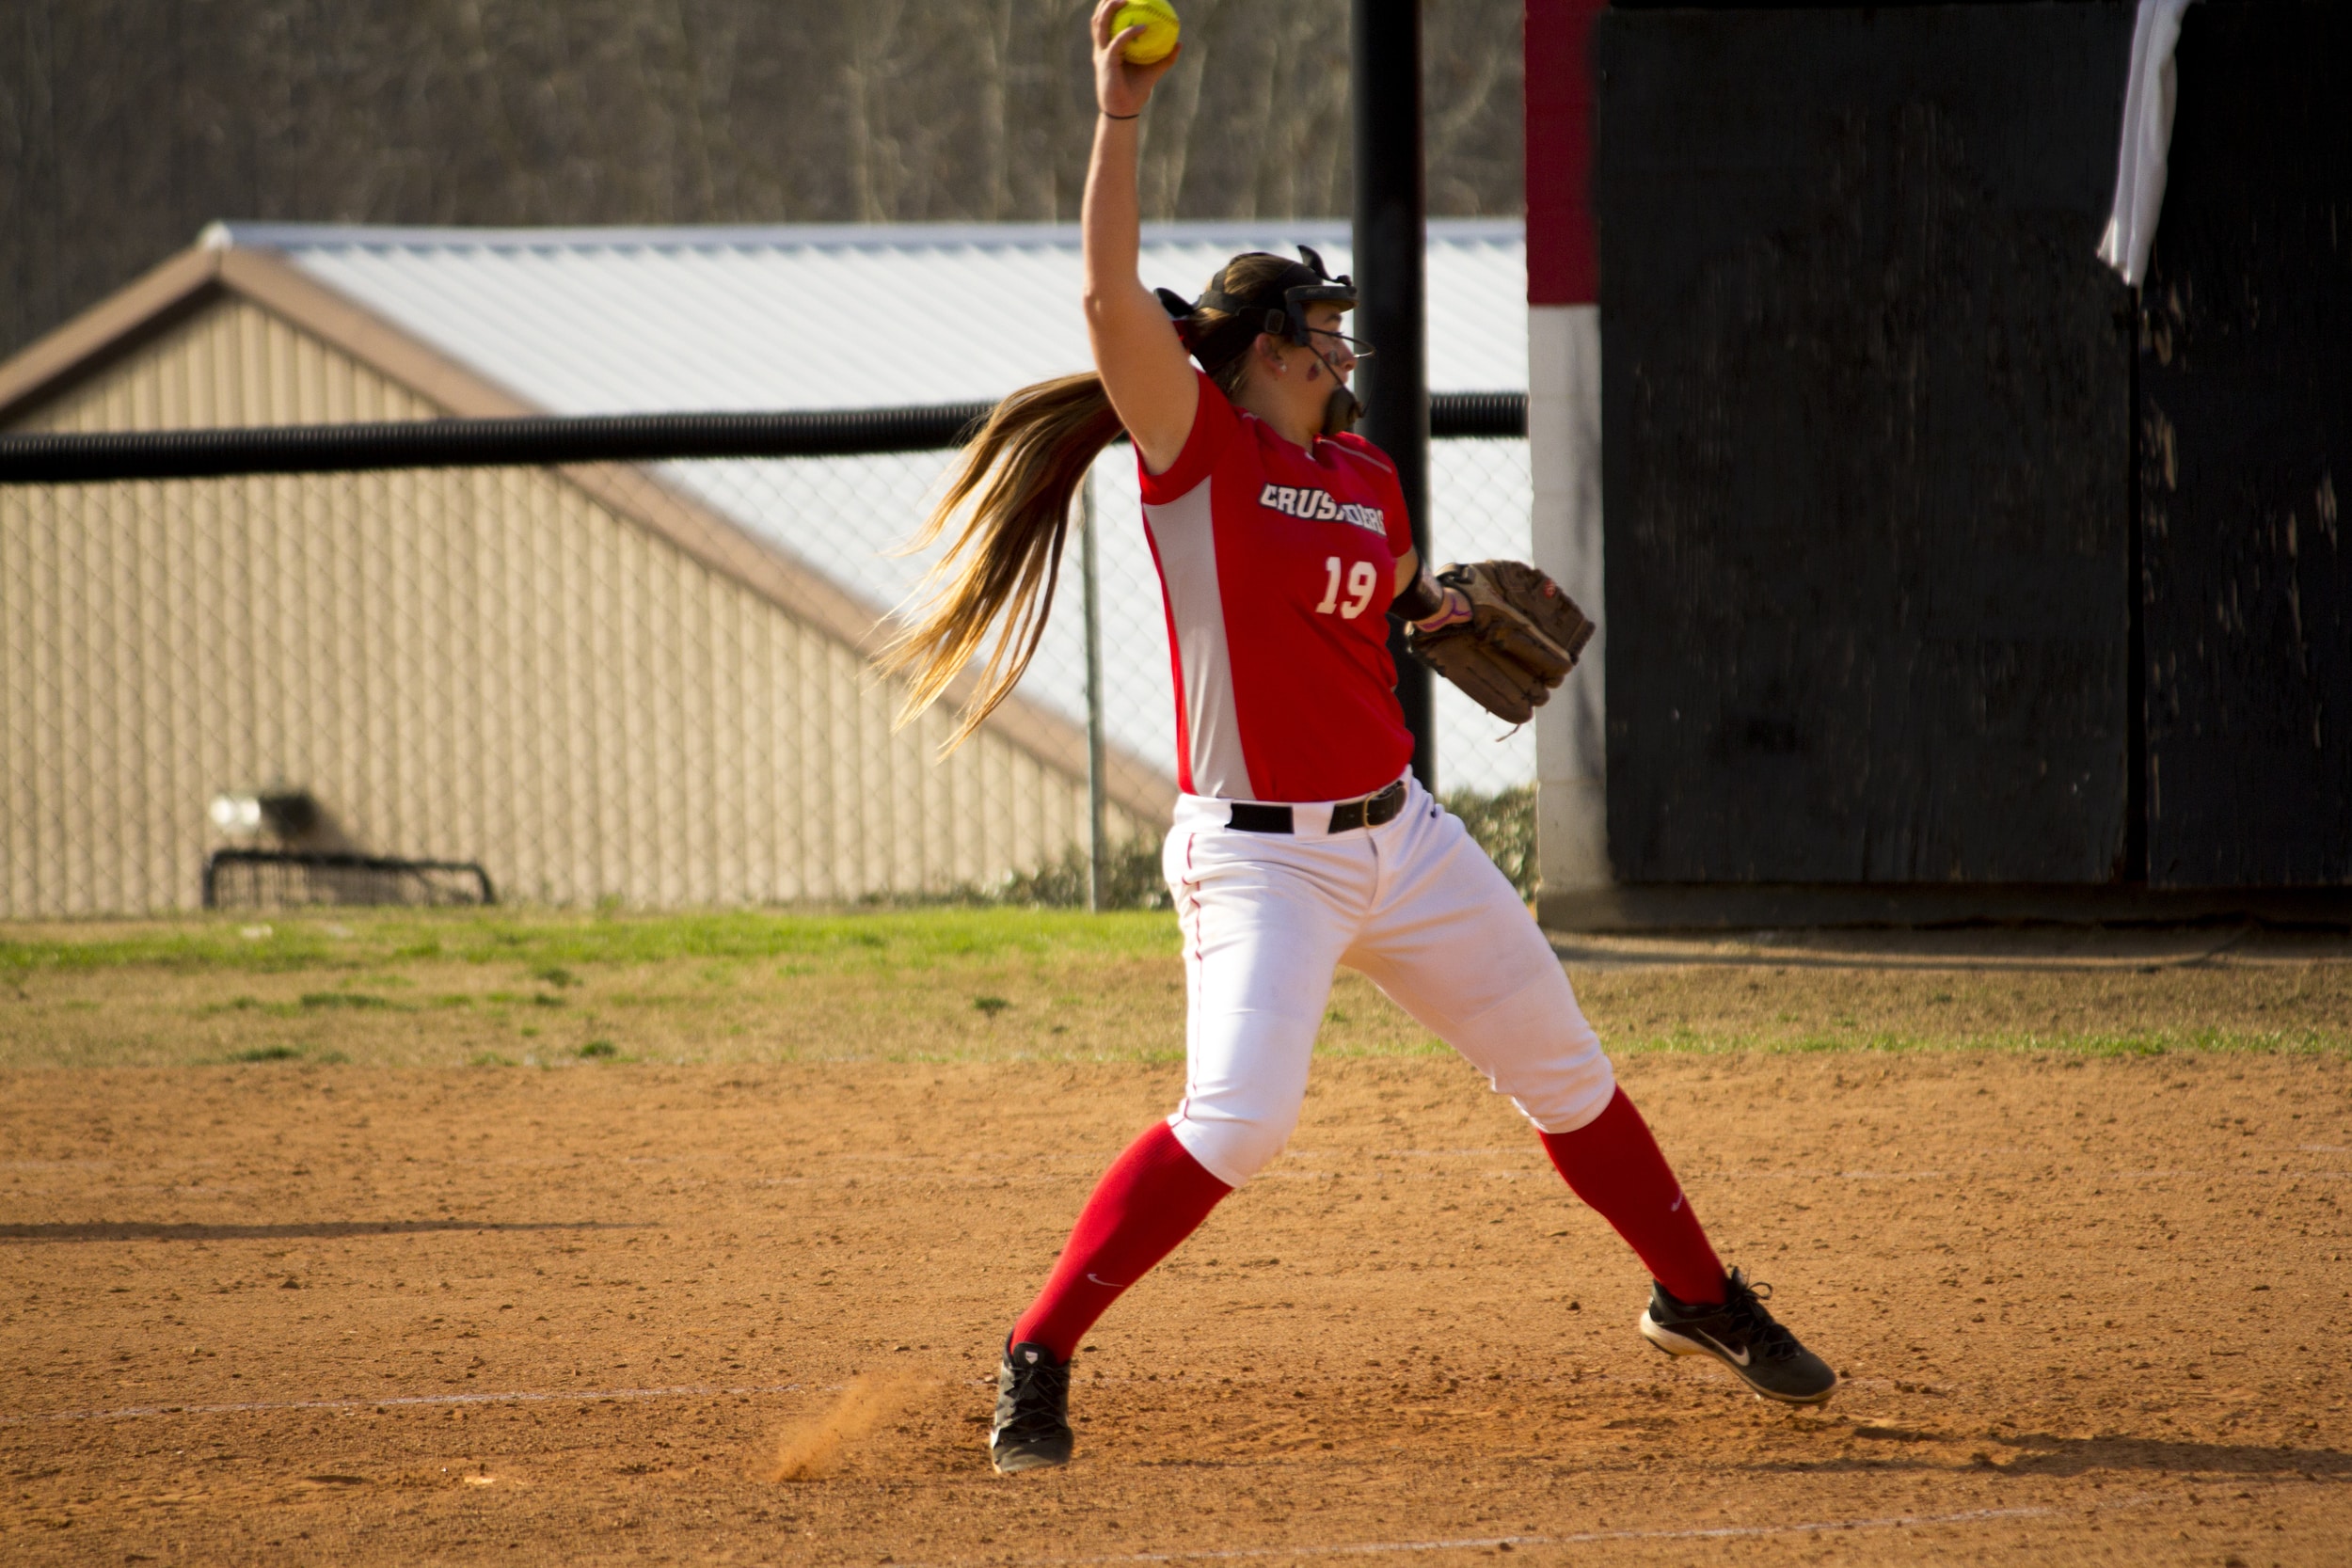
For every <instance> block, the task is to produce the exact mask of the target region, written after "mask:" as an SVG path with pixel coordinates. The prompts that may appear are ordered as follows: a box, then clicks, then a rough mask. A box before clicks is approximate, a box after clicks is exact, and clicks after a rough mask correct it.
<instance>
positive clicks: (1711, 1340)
mask: <svg viewBox="0 0 2352 1568" xmlns="http://www.w3.org/2000/svg"><path fill="white" fill-rule="evenodd" d="M1707 1342H1708V1344H1710V1345H1712V1346H1714V1347H1715V1348H1716V1349H1717V1350H1718V1351H1721V1352H1722V1353H1723V1357H1724V1360H1726V1361H1728V1362H1730V1363H1731V1364H1732V1365H1733V1366H1735V1367H1744V1366H1746V1365H1747V1364H1748V1357H1749V1355H1750V1354H1752V1353H1751V1352H1750V1351H1749V1350H1748V1348H1747V1347H1746V1346H1745V1345H1742V1346H1740V1348H1739V1349H1738V1350H1733V1349H1732V1348H1731V1347H1730V1346H1729V1345H1726V1344H1724V1342H1723V1341H1722V1340H1721V1339H1718V1338H1715V1336H1713V1335H1712V1334H1710V1335H1708V1337H1707Z"/></svg>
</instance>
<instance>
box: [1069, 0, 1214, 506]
mask: <svg viewBox="0 0 2352 1568" xmlns="http://www.w3.org/2000/svg"><path fill="white" fill-rule="evenodd" d="M1119 7H1120V0H1101V3H1100V4H1099V5H1097V6H1096V7H1095V8H1094V102H1095V107H1096V108H1097V109H1098V110H1099V111H1100V112H1099V113H1098V114H1097V116H1096V118H1095V121H1094V155H1093V157H1092V158H1091V159H1090V160H1089V163H1088V165H1087V188H1086V206H1085V213H1084V216H1083V218H1082V219H1081V227H1082V231H1083V233H1084V235H1085V244H1086V313H1087V337H1088V339H1089V341H1090V342H1092V344H1093V345H1094V368H1095V369H1096V371H1098V372H1101V374H1102V377H1103V387H1104V390H1105V391H1107V392H1108V393H1109V394H1110V400H1111V406H1112V407H1113V408H1116V409H1117V410H1118V411H1119V420H1120V423H1121V424H1123V425H1125V426H1126V427H1127V434H1128V436H1131V437H1132V438H1133V439H1134V441H1135V443H1136V450H1137V451H1140V452H1142V453H1143V460H1144V462H1145V464H1146V465H1148V466H1149V467H1150V468H1151V470H1152V472H1153V473H1155V474H1156V473H1163V472H1165V471H1167V469H1168V467H1169V466H1170V465H1172V464H1173V463H1174V462H1175V461H1176V458H1177V455H1178V454H1179V453H1180V452H1182V451H1184V437H1185V436H1188V435H1190V434H1191V433H1192V418H1193V413H1194V410H1195V408H1196V407H1197V405H1198V404H1199V403H1200V381H1199V380H1198V379H1197V378H1196V377H1195V376H1194V374H1193V371H1192V365H1191V362H1190V361H1189V359H1187V357H1186V356H1185V353H1184V343H1183V341H1181V340H1180V339H1179V338H1178V337H1177V336H1176V329H1175V328H1174V327H1173V326H1172V325H1169V323H1168V311H1167V309H1165V308H1163V307H1162V306H1161V304H1160V302H1159V300H1158V298H1157V297H1155V296H1154V295H1153V294H1152V291H1151V290H1149V289H1147V288H1145V287H1144V286H1143V278H1142V277H1141V275H1140V274H1139V272H1138V271H1137V269H1136V255H1137V253H1138V251H1139V250H1140V249H1141V245H1142V240H1141V235H1140V233H1139V225H1140V223H1141V216H1140V212H1139V203H1138V202H1137V200H1136V144H1137V142H1138V141H1139V140H1140V139H1141V130H1140V127H1141V125H1142V115H1143V108H1144V105H1145V104H1146V103H1149V102H1150V101H1151V98H1152V87H1153V86H1154V85H1155V84H1156V83H1157V82H1158V81H1159V79H1160V78H1161V77H1162V76H1164V75H1166V74H1167V72H1168V67H1169V66H1172V65H1174V64H1175V63H1176V58H1177V55H1181V54H1182V53H1183V52H1184V51H1183V49H1182V47H1181V46H1179V47H1178V48H1177V49H1176V50H1174V51H1172V52H1171V53H1169V54H1168V55H1166V56H1165V57H1163V58H1161V59H1158V60H1155V61H1153V62H1152V64H1150V65H1136V64H1135V63H1133V62H1132V61H1130V60H1129V59H1128V58H1127V57H1126V55H1125V53H1124V51H1125V49H1126V46H1127V44H1128V43H1129V42H1131V41H1133V40H1135V39H1136V37H1137V36H1139V35H1140V34H1141V33H1142V31H1143V29H1142V28H1141V27H1129V28H1127V29H1125V30H1124V31H1114V30H1113V26H1114V21H1113V19H1114V18H1115V17H1116V16H1117V14H1118V11H1119Z"/></svg>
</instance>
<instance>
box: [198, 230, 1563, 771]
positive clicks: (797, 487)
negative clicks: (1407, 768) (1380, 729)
mask: <svg viewBox="0 0 2352 1568" xmlns="http://www.w3.org/2000/svg"><path fill="white" fill-rule="evenodd" d="M206 237H207V241H208V243H211V244H215V245H242V246H250V247H258V248H264V249H269V250H273V251H276V252H278V253H281V254H283V255H284V256H286V257H287V258H288V259H289V260H290V261H293V262H294V264H295V265H297V266H298V267H300V268H301V269H302V270H303V271H304V272H306V273H308V274H310V276H311V277H316V278H317V279H318V280H320V281H321V282H323V283H326V284H327V285H328V286H330V287H332V288H333V289H335V290H336V291H338V292H339V293H342V294H344V295H346V296H347V297H349V298H351V299H353V300H355V301H356V302H358V303H359V304H361V305H363V306H365V307H367V308H368V309H371V310H373V311H374V312H375V313H376V314H377V315H379V316H382V317H384V318H385V319H386V320H388V321H389V322H390V323H392V324H393V325H396V326H398V327H400V328H401V329H403V330H404V331H406V332H408V333H411V334H413V335H414V336H415V337H417V338H418V339H420V340H421V341H425V342H427V343H429V344H431V345H432V346H434V347H435V348H437V349H438V350H439V351H440V352H442V353H443V354H446V355H448V356H450V357H452V358H453V359H455V360H457V361H459V362H460V363H462V364H464V365H466V366H468V367H469V368H470V369H472V370H473V371H474V372H477V373H478V374H480V375H482V376H483V377H484V378H485V379H486V380H489V381H492V382H495V383H497V384H499V385H501V386H502V387H505V388H508V389H509V390H510V391H512V392H514V393H515V394H516V396H518V397H520V398H521V399H523V400H524V401H526V402H528V403H531V404H536V405H538V406H540V407H542V408H545V409H547V410H548V411H549V412H553V413H563V414H601V413H625V412H626V413H639V412H646V413H651V412H662V411H669V410H708V409H792V408H850V407H883V406H890V405H894V404H922V403H949V402H958V401H964V400H972V401H978V400H983V399H994V398H997V397H1001V396H1002V395H1004V394H1005V393H1007V392H1009V391H1011V390H1012V389H1013V388H1017V387H1021V386H1025V385H1026V384H1028V383H1030V382H1033V381H1038V380H1041V379H1043V378H1045V377H1047V376H1052V375H1060V374H1064V373H1067V372H1072V371H1079V370H1084V369H1086V368H1088V365H1089V357H1088V352H1087V343H1086V334H1085V327H1084V324H1083V322H1082V321H1081V319H1080V317H1079V313H1078V288H1079V259H1078V233H1077V230H1076V228H1075V226H1031V225H991V226H959V227H928V226H926V227H915V226H908V227H879V228H856V227H776V228H681V229H561V230H531V229H524V230H471V229H384V228H361V227H351V226H336V225H285V224H246V223H240V224H230V225H224V226H215V229H213V230H209V231H208V233H207V236H206ZM1300 244H1305V245H1313V246H1315V247H1316V248H1317V249H1318V250H1319V251H1321V252H1322V254H1323V256H1324V259H1325V261H1327V262H1328V263H1329V265H1330V266H1331V268H1332V270H1334V271H1335V272H1344V271H1347V270H1349V254H1350V245H1349V241H1348V230H1347V227H1346V225H1344V224H1343V223H1337V222H1330V221H1323V222H1306V223H1266V224H1239V225H1237V224H1171V225H1156V226H1149V227H1147V228H1146V230H1145V232H1144V249H1143V265H1142V273H1143V276H1144V277H1145V279H1146V280H1147V281H1149V282H1152V283H1153V284H1164V285H1166V286H1167V287H1168V288H1171V289H1174V290H1176V291H1177V292H1178V293H1183V294H1184V295H1185V296H1187V297H1190V296H1191V295H1193V294H1196V293H1199V292H1200V289H1201V287H1202V285H1204V284H1205V283H1206V282H1207V281H1208V278H1209V276H1210V275H1211V274H1212V273H1213V272H1215V271H1216V268H1217V267H1218V266H1219V265H1220V264H1222V263H1223V262H1224V261H1226V259H1227V258H1229V257H1231V256H1232V255H1233V254H1234V253H1236V252H1238V251H1243V250H1253V249H1255V250H1276V251H1281V252H1284V253H1287V252H1288V251H1289V250H1290V248H1291V247H1292V246H1294V245H1300ZM1428 277H1429V339H1430V341H1429V366H1430V381H1431V385H1432V386H1433V387H1434V388H1437V389H1439V390H1462V391H1486V390H1505V389H1518V388H1525V387H1526V385H1527V306H1526V267H1525V245H1524V239H1523V232H1522V227H1521V225H1520V224H1518V222H1516V221H1449V222H1440V223H1433V224H1432V225H1431V226H1430V236H1429V260H1428ZM1449 449H1455V450H1449ZM948 461H949V457H948V455H947V454H946V453H935V452H921V453H905V454H898V455H893V456H883V457H847V458H824V459H808V460H801V461H795V462H785V463H735V462H708V463H680V464H670V465H664V466H663V472H664V473H665V474H666V475H667V476H668V477H669V479H670V480H671V481H672V482H673V483H676V484H678V485H680V486H681V487H682V488H684V489H686V490H688V491H689V492H691V493H692V494H693V495H695V496H696V497H698V498H699V499H702V500H704V501H705V502H707V504H709V505H711V506H714V507H716V508H717V509H719V510H720V511H722V512H723V513H725V514H726V515H730V516H732V517H734V518H736V519H737V520H738V521H739V522H741V523H742V524H743V525H744V526H746V527H748V528H750V529H752V530H754V531H756V532H758V533H760V534H761V535H763V536H764V537H766V538H768V539H770V540H771V541H772V542H773V543H775V544H776V545H777V546H779V547H781V548H783V549H785V550H787V552H789V553H791V554H793V555H796V556H798V557H800V558H801V559H802V560H803V561H805V562H807V563H808V564H809V565H811V566H812V567H814V568H816V569H818V570H819V571H821V572H824V573H825V574H827V575H828V576H830V577H832V578H834V580H835V581H837V582H839V583H841V584H842V585H843V586H845V587H847V588H849V589H850V590H851V591H853V592H855V593H858V594H862V595H864V596H865V597H866V598H867V599H868V600H869V601H870V602H872V603H873V604H875V605H876V606H877V607H882V606H889V605H894V604H897V603H898V602H900V601H901V600H902V599H903V598H904V597H905V596H906V594H908V592H909V591H910V590H912V589H913V588H914V587H915V586H916V584H917V582H918V581H919V579H920V578H921V575H922V572H923V569H924V567H925V565H926V564H927V562H926V561H924V560H921V559H910V558H908V557H904V556H900V555H897V554H894V553H892V551H893V547H894V546H898V545H899V544H901V543H902V542H904V541H905V539H906V538H907V537H908V536H909V535H910V534H911V533H912V532H913V531H914V528H915V526H916V525H917V524H918V523H919V522H920V521H921V520H922V517H923V515H924V514H925V512H926V511H928V509H929V505H930V501H931V500H932V499H934V498H935V496H936V493H937V491H936V486H937V484H938V482H939V479H940V477H941V475H942V473H943V472H944V470H945V468H946V465H947V463H948ZM1097 494H1098V496H1099V497H1100V499H1101V503H1102V509H1103V522H1104V527H1103V530H1102V533H1101V549H1102V590H1103V624H1104V662H1105V667H1106V676H1107V681H1108V689H1109V702H1108V704H1107V713H1106V718H1107V723H1108V727H1109V730H1110V734H1111V736H1112V737H1113V738H1114V739H1116V740H1118V741H1119V742H1120V744H1122V745H1124V746H1126V747H1128V748H1130V749H1131V750H1132V751H1134V752H1136V754H1137V755H1139V756H1141V757H1144V758H1146V759H1147V760H1150V761H1152V762H1153V763H1155V764H1159V765H1162V766H1166V767H1168V768H1170V770H1171V771H1172V770H1173V756H1174V751H1173V748H1174V740H1173V730H1174V718H1173V715H1174V698H1173V694H1172V692H1171V690H1170V689H1169V684H1168V652H1167V634H1166V630H1165V623H1164V621H1163V619H1162V614H1161V610H1160V603H1159V592H1158V585H1157V579H1156V577H1155V575H1154V573H1153V570H1152V562H1151V558H1150V555H1149V553H1148V550H1147V547H1146V546H1145V544H1144V535H1143V530H1142V527H1141V519H1140V512H1141V506H1140V498H1139V496H1138V495H1137V487H1136V472H1135V462H1134V458H1133V456H1132V454H1131V452H1130V451H1128V449H1126V448H1124V447H1120V448H1115V449H1113V450H1112V451H1110V452H1109V453H1107V454H1106V455H1105V456H1104V460H1103V462H1102V463H1101V464H1100V465H1099V466H1098V468H1097ZM1530 499H1531V493H1530V480H1529V476H1528V470H1527V447H1526V443H1525V442H1523V441H1513V442H1502V441H1477V442H1444V443H1440V444H1439V450H1438V451H1437V452H1436V453H1435V454H1433V461H1432V464H1431V513H1432V516H1431V527H1432V533H1433V553H1434V554H1435V555H1436V557H1437V559H1438V560H1440V561H1444V560H1454V559H1461V560H1475V559H1479V558H1481V557H1486V556H1492V555H1507V556H1515V557H1519V558H1522V559H1523V558H1524V557H1525V556H1526V554H1527V552H1528V507H1529V504H1530ZM1065 589H1066V590H1067V591H1066V592H1065V593H1064V594H1062V595H1061V597H1060V600H1059V603H1058V605H1057V610H1056V613H1055V615H1054V617H1053V621H1052V624H1051V626H1049V627H1048V629H1047V631H1046V635H1045V638H1044V641H1043V642H1042V644H1041V647H1040V649H1039V653H1038V657H1037V660H1036V662H1035V663H1034V664H1033V665H1032V666H1031V668H1030V672H1029V673H1028V675H1027V677H1026V678H1025V680H1024V681H1023V683H1022V690H1023V692H1024V694H1025V695H1026V696H1028V697H1030V698H1031V699H1033V700H1035V701H1038V702H1041V703H1044V704H1047V705H1050V706H1052V707H1054V708H1056V709H1057V710H1059V711H1061V712H1062V713H1064V714H1065V715H1067V716H1069V717H1070V718H1072V719H1073V720H1074V721H1079V722H1083V721H1084V718H1085V680H1084V672H1085V651H1084V641H1083V637H1082V635H1081V631H1082V622H1081V618H1080V615H1079V612H1078V604H1077V598H1078V595H1077V594H1076V592H1075V590H1074V587H1073V585H1071V584H1069V583H1067V582H1066V583H1065ZM1438 726H1439V766H1440V769H1441V776H1442V778H1443V779H1444V781H1445V782H1446V783H1447V784H1448V785H1449V786H1455V785H1467V786H1470V787H1473V788H1479V789H1487V790H1492V789H1498V788H1502V787H1504V786H1506V785H1509V784H1520V783H1525V782H1527V781H1529V780H1532V779H1533V778H1534V769H1535V756H1534V731H1533V729H1532V728H1531V729H1525V730H1522V731H1520V732H1518V734H1516V735H1514V736H1510V737H1509V738H1508V739H1507V740H1505V741H1504V742H1503V743H1502V744H1501V745H1497V744H1494V743H1493V742H1494V737H1495V735H1496V732H1497V731H1498V730H1499V729H1500V728H1502V726H1500V725H1499V724H1498V723H1496V722H1495V721H1492V720H1490V719H1489V718H1487V716H1486V714H1485V713H1484V711H1483V710H1480V709H1478V708H1477V707H1476V706H1475V705H1473V704H1471V703H1470V701H1469V700H1468V699H1467V698H1464V697H1461V696H1460V694H1459V693H1457V692H1455V691H1454V690H1453V689H1451V688H1447V687H1444V686H1442V685H1440V688H1439V690H1438Z"/></svg>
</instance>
